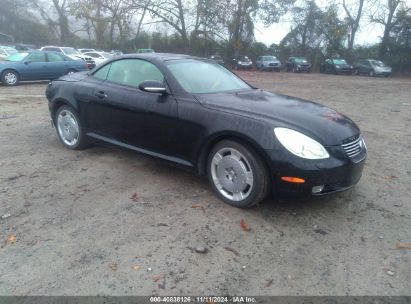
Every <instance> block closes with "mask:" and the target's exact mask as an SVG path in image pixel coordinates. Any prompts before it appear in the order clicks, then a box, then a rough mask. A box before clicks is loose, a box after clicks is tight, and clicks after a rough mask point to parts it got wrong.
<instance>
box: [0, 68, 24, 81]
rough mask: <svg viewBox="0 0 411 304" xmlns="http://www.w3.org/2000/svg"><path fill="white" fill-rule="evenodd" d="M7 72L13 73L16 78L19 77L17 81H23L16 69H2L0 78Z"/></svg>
mask: <svg viewBox="0 0 411 304" xmlns="http://www.w3.org/2000/svg"><path fill="white" fill-rule="evenodd" d="M7 71H13V72H14V73H16V74H17V76H18V77H19V80H23V79H21V74H20V73H19V71H17V70H16V69H13V68H7V69H4V70H3V71H1V74H0V77H1V78H3V74H4V73H6V72H7ZM0 80H1V79H0Z"/></svg>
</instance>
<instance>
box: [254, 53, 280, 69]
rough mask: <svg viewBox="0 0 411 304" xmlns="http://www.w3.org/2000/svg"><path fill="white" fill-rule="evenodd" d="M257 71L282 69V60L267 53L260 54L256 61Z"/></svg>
mask: <svg viewBox="0 0 411 304" xmlns="http://www.w3.org/2000/svg"><path fill="white" fill-rule="evenodd" d="M255 68H256V69H257V71H260V70H261V71H277V72H279V71H280V70H281V61H280V60H278V59H277V57H275V56H271V55H266V56H260V57H258V58H257V60H256V62H255Z"/></svg>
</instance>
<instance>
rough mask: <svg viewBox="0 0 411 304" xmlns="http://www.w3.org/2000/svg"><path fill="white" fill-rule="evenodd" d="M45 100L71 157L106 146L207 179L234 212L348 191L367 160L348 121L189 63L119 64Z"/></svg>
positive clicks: (57, 87)
mask: <svg viewBox="0 0 411 304" xmlns="http://www.w3.org/2000/svg"><path fill="white" fill-rule="evenodd" d="M46 96H47V99H48V101H49V104H48V105H49V109H50V114H51V119H52V121H53V124H54V125H55V126H56V130H57V134H58V136H59V138H60V140H61V142H62V144H63V145H64V146H66V147H67V148H69V149H82V148H85V147H86V146H87V142H88V141H96V142H104V143H107V144H111V145H114V146H118V147H122V148H126V149H130V150H133V151H137V152H140V153H143V154H146V155H149V156H152V157H156V158H159V159H162V160H165V161H168V162H171V163H173V164H175V165H177V166H181V167H184V168H187V169H189V170H191V171H193V172H195V173H197V174H199V175H203V174H206V175H208V179H209V181H210V184H211V187H212V189H213V190H214V191H215V193H216V194H217V196H218V197H219V198H221V199H222V200H223V201H225V202H226V203H228V204H231V205H233V206H236V207H249V206H252V205H254V204H256V203H258V202H260V201H261V200H263V199H264V198H265V197H266V196H267V195H268V194H269V193H270V191H273V192H274V193H278V194H286V193H288V194H289V193H293V194H296V193H298V194H305V195H315V196H319V195H324V194H329V193H333V192H338V191H343V190H346V189H349V188H351V187H352V186H353V185H355V184H356V183H357V182H358V181H359V179H360V177H361V172H362V169H363V165H364V162H365V158H366V155H367V150H366V147H365V144H364V140H363V138H362V136H361V133H360V130H359V128H358V127H357V125H356V124H355V123H354V122H352V121H351V120H350V119H349V118H347V117H346V116H344V115H342V114H339V113H338V112H336V111H334V110H332V109H330V108H327V107H325V106H322V105H319V104H316V103H314V102H311V101H305V100H301V99H299V98H293V97H290V96H285V95H281V94H275V93H270V92H266V91H263V90H260V89H257V88H255V87H253V86H251V85H249V84H247V83H246V82H244V81H243V80H242V79H240V78H239V77H237V76H236V75H235V74H233V73H232V72H230V71H229V70H227V69H226V68H225V67H223V66H221V65H219V64H217V63H216V62H214V61H212V60H207V59H201V58H195V57H190V56H187V55H176V54H141V55H136V54H135V55H124V56H122V57H119V58H113V59H110V60H109V61H108V62H106V63H105V64H103V65H101V66H99V67H98V68H96V69H95V70H94V71H92V72H91V73H88V74H86V73H76V74H72V75H68V76H64V77H62V78H60V79H58V80H55V81H53V82H51V83H50V84H49V86H48V87H47V90H46ZM159 191H161V189H159Z"/></svg>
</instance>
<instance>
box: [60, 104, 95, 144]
mask: <svg viewBox="0 0 411 304" xmlns="http://www.w3.org/2000/svg"><path fill="white" fill-rule="evenodd" d="M54 124H55V126H56V131H57V135H58V137H59V139H60V142H61V143H62V144H63V145H64V146H65V147H66V148H68V149H71V150H82V149H84V148H86V147H87V142H86V139H85V136H84V132H83V129H82V126H81V121H80V119H79V116H78V114H77V112H76V111H75V110H74V109H73V108H72V107H70V106H67V105H64V106H61V107H60V108H58V109H57V111H56V114H55V116H54Z"/></svg>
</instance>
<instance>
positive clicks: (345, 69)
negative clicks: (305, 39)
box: [320, 59, 354, 75]
mask: <svg viewBox="0 0 411 304" xmlns="http://www.w3.org/2000/svg"><path fill="white" fill-rule="evenodd" d="M337 66H339V68H337ZM353 71H354V69H353V67H352V65H350V64H348V63H346V64H336V63H334V59H327V60H326V61H324V62H323V63H321V65H320V72H321V73H332V74H336V75H337V74H345V75H351V74H352V73H353Z"/></svg>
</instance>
